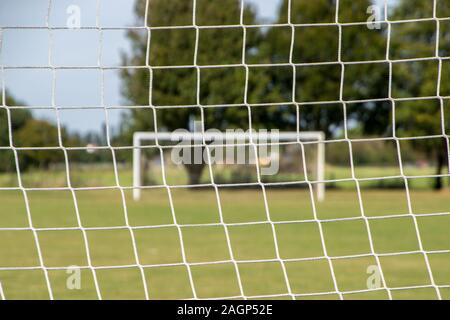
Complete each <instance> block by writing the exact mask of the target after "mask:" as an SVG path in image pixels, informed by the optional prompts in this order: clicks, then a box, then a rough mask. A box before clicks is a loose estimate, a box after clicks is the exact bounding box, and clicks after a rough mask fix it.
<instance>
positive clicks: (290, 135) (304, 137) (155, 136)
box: [133, 131, 325, 201]
mask: <svg viewBox="0 0 450 320" xmlns="http://www.w3.org/2000/svg"><path fill="white" fill-rule="evenodd" d="M271 135H272V133H270V132H267V133H260V132H259V133H258V132H251V133H249V132H226V133H220V132H205V133H201V132H157V133H155V132H135V133H134V135H133V198H134V200H135V201H139V200H140V199H141V191H142V188H143V179H142V174H143V172H142V162H141V157H142V142H143V141H157V142H160V141H166V142H168V141H170V142H180V141H191V142H195V144H194V145H192V146H191V148H192V147H195V146H196V145H199V143H200V144H201V143H208V142H212V141H218V140H226V141H255V140H258V139H261V140H263V141H268V140H271V137H272V136H271ZM276 139H277V141H278V142H279V143H283V142H296V141H298V142H300V141H313V142H316V145H317V155H316V163H315V170H316V177H317V178H316V180H317V181H316V182H315V193H316V197H317V200H318V201H324V199H325V182H324V180H325V143H324V141H325V134H324V133H323V132H320V131H308V132H300V133H299V132H281V133H276ZM250 144H251V143H250ZM234 145H237V144H234ZM231 146H233V145H231ZM183 148H189V146H183ZM162 165H163V164H162Z"/></svg>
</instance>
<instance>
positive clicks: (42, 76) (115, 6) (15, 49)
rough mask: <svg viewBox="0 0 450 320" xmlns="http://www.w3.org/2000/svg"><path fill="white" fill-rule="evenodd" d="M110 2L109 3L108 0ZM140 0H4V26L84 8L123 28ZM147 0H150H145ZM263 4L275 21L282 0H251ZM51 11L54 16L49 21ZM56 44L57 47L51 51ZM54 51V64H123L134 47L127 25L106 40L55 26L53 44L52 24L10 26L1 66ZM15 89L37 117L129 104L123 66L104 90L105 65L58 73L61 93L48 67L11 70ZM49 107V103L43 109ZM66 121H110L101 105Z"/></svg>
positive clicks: (88, 126) (71, 124) (55, 22)
mask: <svg viewBox="0 0 450 320" xmlns="http://www.w3.org/2000/svg"><path fill="white" fill-rule="evenodd" d="M105 1H107V3H108V6H107V8H106V6H105V5H103V4H104V3H105ZM135 1H143V0H113V1H111V0H100V6H99V7H97V1H96V0H58V1H52V2H51V10H50V15H49V16H48V6H49V0H1V1H0V26H9V27H10V26H46V24H47V23H48V24H49V25H50V26H55V27H56V26H66V22H67V18H68V17H69V16H70V14H68V13H67V8H69V7H70V6H71V5H76V6H78V7H79V8H80V14H81V15H80V17H81V25H82V26H95V25H96V22H97V13H98V21H99V23H100V25H101V26H105V27H106V26H107V27H122V26H135V25H136V19H135V17H134V14H133V7H134V2H135ZM144 1H145V0H144ZM246 1H248V2H249V3H254V4H255V5H256V6H257V8H258V14H259V16H260V18H262V19H264V20H268V21H270V20H272V19H274V18H275V16H276V12H277V9H278V6H279V5H280V3H281V1H280V0H246ZM47 16H48V21H47ZM50 48H51V50H50ZM49 51H50V52H51V61H52V64H53V65H64V66H83V65H97V63H98V61H99V57H100V56H101V63H102V65H108V66H118V65H120V54H121V52H129V51H130V46H129V41H128V40H127V39H126V37H125V32H124V31H123V30H106V31H104V33H103V40H102V45H100V39H99V34H98V32H97V31H96V30H77V31H76V32H73V31H72V30H55V31H54V32H53V40H52V45H50V37H49V32H48V30H47V29H7V30H4V31H3V34H2V36H1V47H0V65H4V66H6V67H7V66H45V65H48V62H49ZM0 81H2V82H0V83H4V85H5V87H6V89H7V90H8V92H10V93H11V95H12V96H14V97H15V98H16V99H17V100H19V101H21V102H22V104H23V105H27V106H33V107H35V108H33V113H34V114H35V116H36V117H39V118H44V119H46V120H48V121H52V122H56V113H55V112H54V110H52V109H50V108H48V107H49V106H52V100H53V98H54V103H55V105H57V106H61V107H78V106H83V107H88V106H99V105H101V101H102V96H103V103H104V105H114V106H118V105H123V104H124V101H123V99H122V98H121V95H120V86H121V82H120V77H119V74H118V71H117V70H106V71H105V74H104V85H103V95H102V89H101V85H100V84H101V74H100V72H99V70H98V69H97V70H95V69H93V70H73V69H72V70H58V71H57V72H56V81H55V95H54V97H52V82H53V75H52V72H51V71H50V70H47V69H20V70H17V69H6V70H4V72H3V73H1V74H0ZM42 107H46V108H42ZM121 112H122V111H120V110H117V111H114V112H109V113H108V123H109V124H110V125H111V126H117V124H118V123H119V121H120V114H121ZM59 118H60V121H61V123H62V124H63V125H64V126H65V127H66V128H68V129H69V130H70V131H72V132H73V131H78V132H87V131H97V132H100V131H101V128H102V125H103V123H104V122H105V113H104V111H103V110H101V109H99V108H83V109H73V108H67V109H65V110H62V111H60V113H59Z"/></svg>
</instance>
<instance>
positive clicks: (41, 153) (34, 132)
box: [14, 119, 64, 170]
mask: <svg viewBox="0 0 450 320" xmlns="http://www.w3.org/2000/svg"><path fill="white" fill-rule="evenodd" d="M14 135H15V137H14V138H15V140H17V141H18V142H19V144H20V146H24V147H39V148H42V147H52V146H53V147H54V146H56V143H57V141H58V131H57V129H56V127H55V126H54V125H52V124H50V123H48V122H47V121H42V120H34V119H32V120H29V121H27V123H26V124H25V125H24V126H23V127H22V128H21V129H20V130H18V131H17V132H16V133H15V134H14ZM63 161H64V154H63V153H62V152H61V151H55V150H42V149H38V150H21V151H20V152H19V163H20V167H21V169H23V170H26V169H28V168H29V167H39V168H43V169H48V168H49V166H50V164H55V163H60V162H63Z"/></svg>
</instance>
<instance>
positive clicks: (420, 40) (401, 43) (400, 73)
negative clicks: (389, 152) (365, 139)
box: [391, 0, 450, 189]
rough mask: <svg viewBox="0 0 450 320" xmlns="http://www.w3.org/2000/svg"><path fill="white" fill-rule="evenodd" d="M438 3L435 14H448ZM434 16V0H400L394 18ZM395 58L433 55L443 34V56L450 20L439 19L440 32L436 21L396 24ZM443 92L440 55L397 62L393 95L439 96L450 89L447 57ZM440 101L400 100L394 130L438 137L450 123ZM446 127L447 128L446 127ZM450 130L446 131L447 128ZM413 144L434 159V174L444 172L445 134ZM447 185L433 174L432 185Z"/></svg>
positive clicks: (393, 40) (393, 48)
mask: <svg viewBox="0 0 450 320" xmlns="http://www.w3.org/2000/svg"><path fill="white" fill-rule="evenodd" d="M439 3H441V5H440V6H438V10H437V15H438V16H441V17H447V16H449V15H450V7H448V6H445V5H443V4H442V2H439ZM432 16H433V2H432V1H420V0H407V1H406V0H402V1H399V3H398V5H397V6H396V7H395V10H394V12H393V17H392V18H393V19H399V20H400V19H416V18H424V17H432ZM392 32H393V33H392V36H391V37H392V50H391V55H392V58H393V59H414V58H428V57H434V56H435V54H436V40H437V39H439V44H440V46H439V56H441V57H444V56H447V57H448V56H449V55H450V50H449V42H448V39H449V38H450V24H448V23H445V22H444V23H441V28H440V33H439V37H438V34H437V28H436V23H435V22H434V21H423V22H408V23H404V24H399V25H396V26H395V27H394V29H393V31H392ZM440 73H441V81H440V87H439V88H440V91H439V92H438V82H439V78H438V74H439V62H438V60H437V59H436V60H425V61H414V62H405V63H398V64H396V65H395V67H394V69H393V76H394V77H393V94H394V95H395V97H401V98H403V97H408V98H415V97H418V98H419V97H436V96H437V95H438V94H440V95H441V96H448V95H449V94H450V81H449V80H450V78H449V74H450V63H448V62H446V61H443V62H442V66H441V71H440ZM441 103H442V101H440V100H437V99H429V100H413V101H406V102H401V103H400V104H398V105H397V112H396V129H397V133H398V134H400V135H403V136H411V137H420V136H438V135H440V134H442V122H444V126H446V125H448V123H449V121H448V112H446V113H444V116H446V117H447V119H442V112H441V111H442V108H443V107H444V105H441ZM446 130H449V129H448V128H446ZM447 134H448V131H447ZM410 144H411V145H412V147H414V148H415V149H416V150H420V151H421V152H423V153H424V154H425V155H426V156H427V158H434V159H435V160H434V163H435V165H436V174H437V175H440V174H441V173H442V170H443V168H444V167H445V166H448V159H449V154H448V148H449V146H448V144H447V140H446V139H444V138H433V139H415V140H411V141H410ZM442 187H443V182H442V177H440V176H438V177H436V179H435V183H434V188H435V189H441V188H442Z"/></svg>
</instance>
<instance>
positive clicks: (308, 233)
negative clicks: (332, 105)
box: [0, 187, 450, 299]
mask: <svg viewBox="0 0 450 320" xmlns="http://www.w3.org/2000/svg"><path fill="white" fill-rule="evenodd" d="M25 196H26V199H27V200H28V202H27V204H28V209H27V206H26V202H25ZM265 196H266V197H265ZM265 196H264V193H263V190H262V189H248V190H246V189H238V190H235V189H233V188H219V189H218V193H216V191H215V189H213V188H206V187H205V188H197V189H192V188H191V189H183V188H172V189H170V192H169V191H168V190H167V189H165V188H161V189H159V188H156V189H148V190H144V191H143V195H142V200H141V201H139V202H135V201H133V200H132V194H131V191H130V190H125V191H124V192H123V193H122V192H121V191H120V190H118V189H113V190H111V189H109V190H88V191H74V193H72V192H70V191H27V192H26V194H24V193H22V192H21V191H12V190H9V191H7V190H3V191H0V204H1V207H0V244H1V245H0V282H1V284H2V287H3V291H4V294H5V297H6V298H7V299H48V298H49V291H48V285H47V283H46V280H45V279H46V278H45V275H44V272H43V270H42V269H41V268H35V267H39V266H40V262H39V256H38V253H37V249H36V241H35V238H34V234H33V232H32V231H30V230H26V229H23V230H22V229H20V228H27V227H29V226H30V225H29V220H30V219H29V218H30V217H29V216H31V220H32V223H33V227H34V228H36V230H37V232H36V236H37V239H38V241H39V246H40V249H41V256H42V259H43V263H44V265H45V266H46V267H48V279H49V284H50V287H51V289H52V293H53V296H54V298H55V299H97V298H98V293H97V291H96V287H95V283H96V282H97V284H98V288H99V291H100V293H101V297H102V298H104V299H143V298H145V295H144V285H143V283H144V281H145V283H146V285H147V289H148V293H149V297H150V298H152V299H170V298H173V299H189V298H194V297H197V298H218V297H240V296H242V295H245V296H250V297H255V296H267V295H269V296H270V295H276V296H277V297H279V298H285V299H288V298H290V296H289V295H288V294H287V293H288V292H289V290H290V291H291V292H292V293H293V294H299V295H300V296H298V297H297V298H298V299H307V298H308V299H309V298H316V299H317V298H319V299H330V298H331V299H338V298H339V296H338V295H337V294H334V293H333V292H335V285H334V282H333V273H334V276H335V278H336V282H337V283H336V284H337V288H338V290H339V291H340V292H345V294H344V295H343V298H344V299H384V298H388V294H387V291H386V290H385V289H380V290H376V291H370V292H362V293H360V292H358V291H360V290H366V289H367V279H368V277H369V276H370V274H368V268H369V267H370V266H374V265H375V266H376V265H377V262H376V259H375V258H374V256H373V255H372V254H371V248H370V242H369V235H368V229H367V226H366V224H365V221H364V220H363V219H361V217H362V214H363V213H364V215H365V216H366V217H382V218H381V219H370V220H369V227H370V231H371V234H372V239H373V246H374V249H375V252H376V253H380V254H389V253H404V254H401V255H400V254H398V255H397V254H394V255H384V256H381V257H380V263H381V267H382V270H383V274H384V277H385V280H386V284H387V286H388V287H389V288H409V289H403V290H392V291H391V292H392V297H393V298H395V299H414V298H416V299H422V298H423V299H425V298H429V299H436V298H437V297H438V296H437V293H436V290H435V289H434V288H432V287H430V285H431V283H432V282H431V279H430V275H429V273H428V269H427V265H426V260H425V257H424V255H423V254H421V253H420V245H419V240H418V237H417V230H416V225H415V221H414V219H413V216H412V215H411V213H412V214H419V215H420V216H418V217H416V218H417V219H416V221H417V227H418V231H419V234H420V237H421V243H422V245H423V249H424V250H426V251H440V250H449V249H450V232H449V230H450V216H449V215H445V214H444V215H430V213H449V212H450V201H449V199H450V192H449V190H445V191H442V192H432V191H425V190H414V189H413V190H411V191H410V194H409V197H408V195H407V194H406V192H405V190H402V189H393V190H370V189H362V190H361V200H362V201H361V203H360V202H359V197H358V193H357V190H356V188H353V189H352V188H346V189H345V190H330V191H328V192H327V195H326V200H325V201H324V202H323V203H318V202H317V201H315V200H314V201H313V202H312V201H311V195H310V193H309V191H308V190H307V189H289V190H281V189H274V188H266V189H265ZM408 199H409V201H408ZM219 203H220V207H219ZM265 203H267V207H266V206H265ZM75 204H76V206H75ZM409 204H410V205H411V207H409ZM361 209H362V210H361ZM316 218H317V219H319V220H321V221H322V222H321V224H320V225H321V227H322V230H323V238H324V239H325V247H326V250H327V252H326V253H327V254H328V256H330V257H332V259H331V266H332V269H331V268H330V263H329V261H328V260H327V259H326V258H325V252H324V246H323V245H322V242H321V234H320V229H319V224H318V222H317V219H316ZM341 218H342V219H343V220H339V219H341ZM344 218H350V219H344ZM353 218H354V219H353ZM269 219H270V221H272V222H273V226H274V229H272V224H271V223H269ZM336 219H338V220H336ZM175 221H176V224H175ZM222 222H223V223H225V224H223V223H222ZM80 223H81V225H82V226H83V227H84V228H87V230H86V239H87V242H85V238H84V237H83V233H82V231H81V229H80ZM225 226H226V227H225ZM128 227H133V228H131V229H130V228H128ZM148 227H151V228H148ZM11 228H15V229H14V230H12V229H11ZM225 228H226V229H225ZM227 233H228V236H229V243H230V246H229V245H228V240H227ZM274 235H275V236H276V238H277V242H276V243H277V246H276V245H275V241H274ZM133 239H134V241H133ZM133 243H135V244H136V248H134V246H133ZM181 244H183V245H181ZM86 248H89V256H88V255H87V250H86ZM135 249H136V252H135ZM230 249H231V250H230ZM277 251H278V253H279V256H280V258H281V259H282V261H284V262H283V263H284V267H285V270H286V274H287V279H288V282H287V281H286V277H285V275H284V273H283V265H282V263H281V262H280V261H279V260H278V259H277ZM231 254H232V255H233V257H234V261H238V263H237V264H235V263H233V259H231ZM338 257H341V258H338ZM342 257H346V258H342ZM137 258H138V260H137ZM309 258H315V259H309ZM428 258H429V263H430V267H431V270H432V276H433V278H434V282H435V283H436V284H437V285H438V286H446V285H447V286H448V285H450V254H449V253H445V252H444V253H431V254H428ZM89 261H90V264H91V265H92V266H96V267H101V268H98V269H96V271H95V273H93V272H92V270H91V269H89V268H84V269H82V273H81V282H82V283H81V289H80V290H69V289H68V288H67V285H66V281H67V279H68V277H69V276H70V275H71V274H68V273H67V268H68V267H69V266H82V267H86V266H89ZM251 261H258V262H257V263H254V262H253V263H250V262H251ZM184 262H187V265H186V264H185V263H184ZM138 264H140V265H141V266H143V268H142V269H140V268H139V267H137V265H138ZM109 267H115V268H109ZM14 268H17V269H14ZM27 268H29V269H27ZM13 269H14V270H13ZM332 271H333V273H332ZM94 278H95V279H96V281H94ZM238 278H240V280H241V283H239V281H238ZM240 285H241V287H242V289H243V292H241V289H240ZM410 287H415V288H410ZM353 291H355V292H353ZM309 293H315V294H316V295H314V296H303V294H309ZM440 294H441V296H442V298H445V299H449V298H450V289H448V288H444V287H440Z"/></svg>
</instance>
